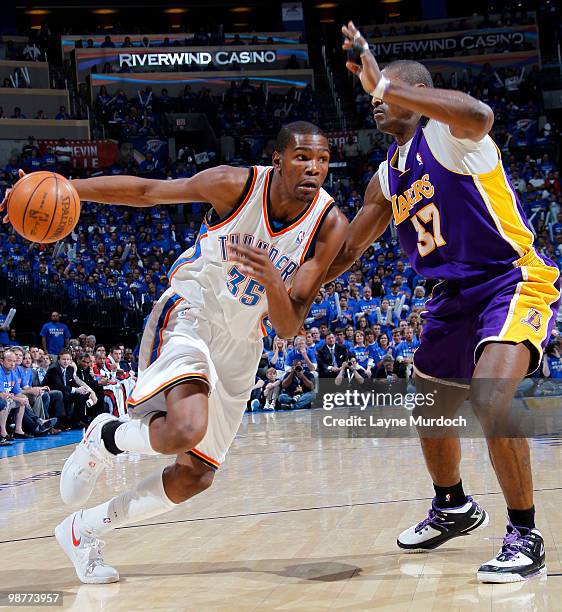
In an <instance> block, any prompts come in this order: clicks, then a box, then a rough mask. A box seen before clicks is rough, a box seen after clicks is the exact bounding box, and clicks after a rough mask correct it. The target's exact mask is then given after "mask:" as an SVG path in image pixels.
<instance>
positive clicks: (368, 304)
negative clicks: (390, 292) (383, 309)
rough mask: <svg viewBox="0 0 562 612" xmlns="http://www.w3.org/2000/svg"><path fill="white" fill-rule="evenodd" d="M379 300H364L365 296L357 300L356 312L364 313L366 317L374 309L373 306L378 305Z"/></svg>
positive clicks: (379, 303)
mask: <svg viewBox="0 0 562 612" xmlns="http://www.w3.org/2000/svg"><path fill="white" fill-rule="evenodd" d="M380 305H381V301H380V300H379V298H371V299H370V300H366V299H365V298H361V299H360V300H359V301H358V302H357V307H356V308H357V314H358V315H359V313H361V314H365V315H367V318H369V315H370V314H371V313H372V312H373V311H374V310H375V308H377V307H380Z"/></svg>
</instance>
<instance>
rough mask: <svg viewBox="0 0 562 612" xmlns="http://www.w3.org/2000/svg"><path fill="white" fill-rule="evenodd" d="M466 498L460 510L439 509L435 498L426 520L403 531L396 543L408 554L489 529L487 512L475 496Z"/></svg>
mask: <svg viewBox="0 0 562 612" xmlns="http://www.w3.org/2000/svg"><path fill="white" fill-rule="evenodd" d="M466 499H467V501H466V503H465V504H464V505H462V506H458V507H457V508H439V507H438V506H437V502H436V499H435V498H434V499H433V501H432V503H431V508H430V509H429V512H428V515H427V517H426V518H425V519H424V520H423V521H421V522H420V523H417V524H416V525H412V526H411V527H409V528H408V529H406V530H405V531H403V532H402V533H401V534H400V535H399V536H398V539H397V541H396V543H397V544H398V546H399V547H400V548H402V549H404V550H405V551H407V552H424V551H427V550H433V549H434V548H437V547H438V546H441V544H444V543H445V542H448V541H449V540H451V539H452V538H458V537H460V536H466V535H468V534H469V533H471V532H473V531H474V530H475V529H480V528H484V527H486V526H487V525H488V521H489V517H488V514H487V512H486V511H485V510H484V509H483V508H481V507H480V506H479V505H478V504H477V503H476V502H475V501H474V500H473V499H472V497H467V498H466Z"/></svg>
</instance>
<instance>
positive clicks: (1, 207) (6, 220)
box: [0, 169, 25, 223]
mask: <svg viewBox="0 0 562 612" xmlns="http://www.w3.org/2000/svg"><path fill="white" fill-rule="evenodd" d="M18 174H19V177H20V178H23V177H24V176H25V172H24V171H23V170H21V169H20V170H18ZM10 191H12V188H11V187H10V189H6V191H5V193H4V199H3V200H2V203H0V212H2V211H3V210H6V206H7V204H8V197H9V195H10ZM9 222H10V219H9V218H8V215H4V217H3V218H2V223H9Z"/></svg>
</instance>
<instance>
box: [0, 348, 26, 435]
mask: <svg viewBox="0 0 562 612" xmlns="http://www.w3.org/2000/svg"><path fill="white" fill-rule="evenodd" d="M0 389H2V391H1V392H0V445H2V446H5V443H6V441H8V442H10V441H12V440H14V439H17V440H25V439H28V438H32V437H33V436H32V435H30V434H26V433H25V432H24V430H23V428H22V421H23V415H24V412H25V408H26V407H29V400H28V399H27V397H25V395H24V394H23V393H22V389H21V387H20V386H19V383H18V375H17V372H16V356H15V354H14V352H13V351H4V356H3V358H2V362H1V364H0ZM12 410H13V411H16V416H15V430H14V435H13V436H12V435H10V434H8V430H7V429H6V424H7V421H8V416H10V413H11V412H12Z"/></svg>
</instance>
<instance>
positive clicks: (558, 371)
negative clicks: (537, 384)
mask: <svg viewBox="0 0 562 612" xmlns="http://www.w3.org/2000/svg"><path fill="white" fill-rule="evenodd" d="M561 344H562V342H561V339H560V337H558V338H557V340H555V341H554V342H551V343H550V344H549V345H548V346H547V347H546V350H545V356H544V360H543V364H542V373H543V375H544V377H545V378H558V379H562V356H561V351H560V345H561Z"/></svg>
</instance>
